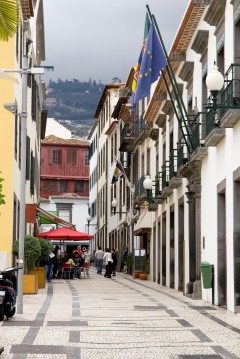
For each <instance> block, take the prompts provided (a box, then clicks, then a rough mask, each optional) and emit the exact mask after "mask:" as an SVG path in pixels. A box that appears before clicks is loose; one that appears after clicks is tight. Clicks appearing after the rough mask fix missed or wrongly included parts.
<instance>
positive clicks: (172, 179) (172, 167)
mask: <svg viewBox="0 0 240 359" xmlns="http://www.w3.org/2000/svg"><path fill="white" fill-rule="evenodd" d="M181 184H182V178H181V177H179V176H178V175H177V150H174V149H173V150H172V152H171V154H170V161H169V186H168V187H169V189H170V190H172V189H176V188H178V187H179V186H181Z"/></svg>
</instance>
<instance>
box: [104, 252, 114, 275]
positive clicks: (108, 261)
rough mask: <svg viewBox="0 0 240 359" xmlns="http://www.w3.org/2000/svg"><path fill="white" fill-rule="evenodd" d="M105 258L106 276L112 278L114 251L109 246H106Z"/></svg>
mask: <svg viewBox="0 0 240 359" xmlns="http://www.w3.org/2000/svg"><path fill="white" fill-rule="evenodd" d="M103 260H105V262H106V271H105V274H104V277H105V278H111V277H112V275H111V274H112V262H113V260H112V253H111V252H110V249H109V248H106V250H105V253H104V256H103Z"/></svg>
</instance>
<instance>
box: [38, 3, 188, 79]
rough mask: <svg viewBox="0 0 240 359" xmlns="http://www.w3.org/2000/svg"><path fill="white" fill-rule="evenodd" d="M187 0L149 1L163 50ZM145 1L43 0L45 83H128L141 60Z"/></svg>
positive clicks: (168, 46)
mask: <svg viewBox="0 0 240 359" xmlns="http://www.w3.org/2000/svg"><path fill="white" fill-rule="evenodd" d="M187 4H188V0H181V1H179V0H168V1H165V0H149V6H150V9H151V11H152V13H154V15H155V17H156V20H157V23H158V26H159V29H160V31H161V34H162V37H163V39H164V42H165V45H166V48H167V50H168V49H169V48H170V46H171V43H172V41H173V40H174V37H175V34H176V31H177V29H178V27H179V25H180V21H181V19H182V17H183V15H184V11H185V9H186V7H187ZM145 15H146V3H145V1H143V0H114V1H112V0H102V1H99V0H88V1H79V0H67V1H66V0H44V17H45V44H46V62H45V64H46V65H53V66H54V67H55V70H54V72H53V73H47V74H46V75H45V80H46V81H48V80H49V79H50V78H52V79H53V80H57V79H58V78H61V79H63V80H64V79H66V78H67V79H72V78H78V79H79V80H81V81H88V80H89V78H90V77H91V78H92V79H94V80H96V81H98V80H101V81H102V82H103V83H109V82H111V80H112V78H113V77H115V76H116V77H119V78H121V79H122V81H125V80H126V77H127V75H128V72H129V70H130V68H131V67H132V66H135V63H136V61H137V59H138V56H139V51H140V48H141V43H142V39H143V32H144V22H145Z"/></svg>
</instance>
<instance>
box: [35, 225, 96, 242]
mask: <svg viewBox="0 0 240 359" xmlns="http://www.w3.org/2000/svg"><path fill="white" fill-rule="evenodd" d="M36 237H42V238H45V239H48V240H54V239H59V240H66V241H67V240H70V241H71V240H72V241H86V240H90V239H93V236H91V235H90V234H87V233H83V232H78V231H74V230H73V229H71V228H68V227H61V228H57V229H53V230H52V231H47V232H42V233H38V234H37V235H36Z"/></svg>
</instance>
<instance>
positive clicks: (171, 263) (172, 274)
mask: <svg viewBox="0 0 240 359" xmlns="http://www.w3.org/2000/svg"><path fill="white" fill-rule="evenodd" d="M174 258H175V246H174V207H173V206H172V207H171V209H170V288H174V283H175V281H174V270H175V261H174Z"/></svg>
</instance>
